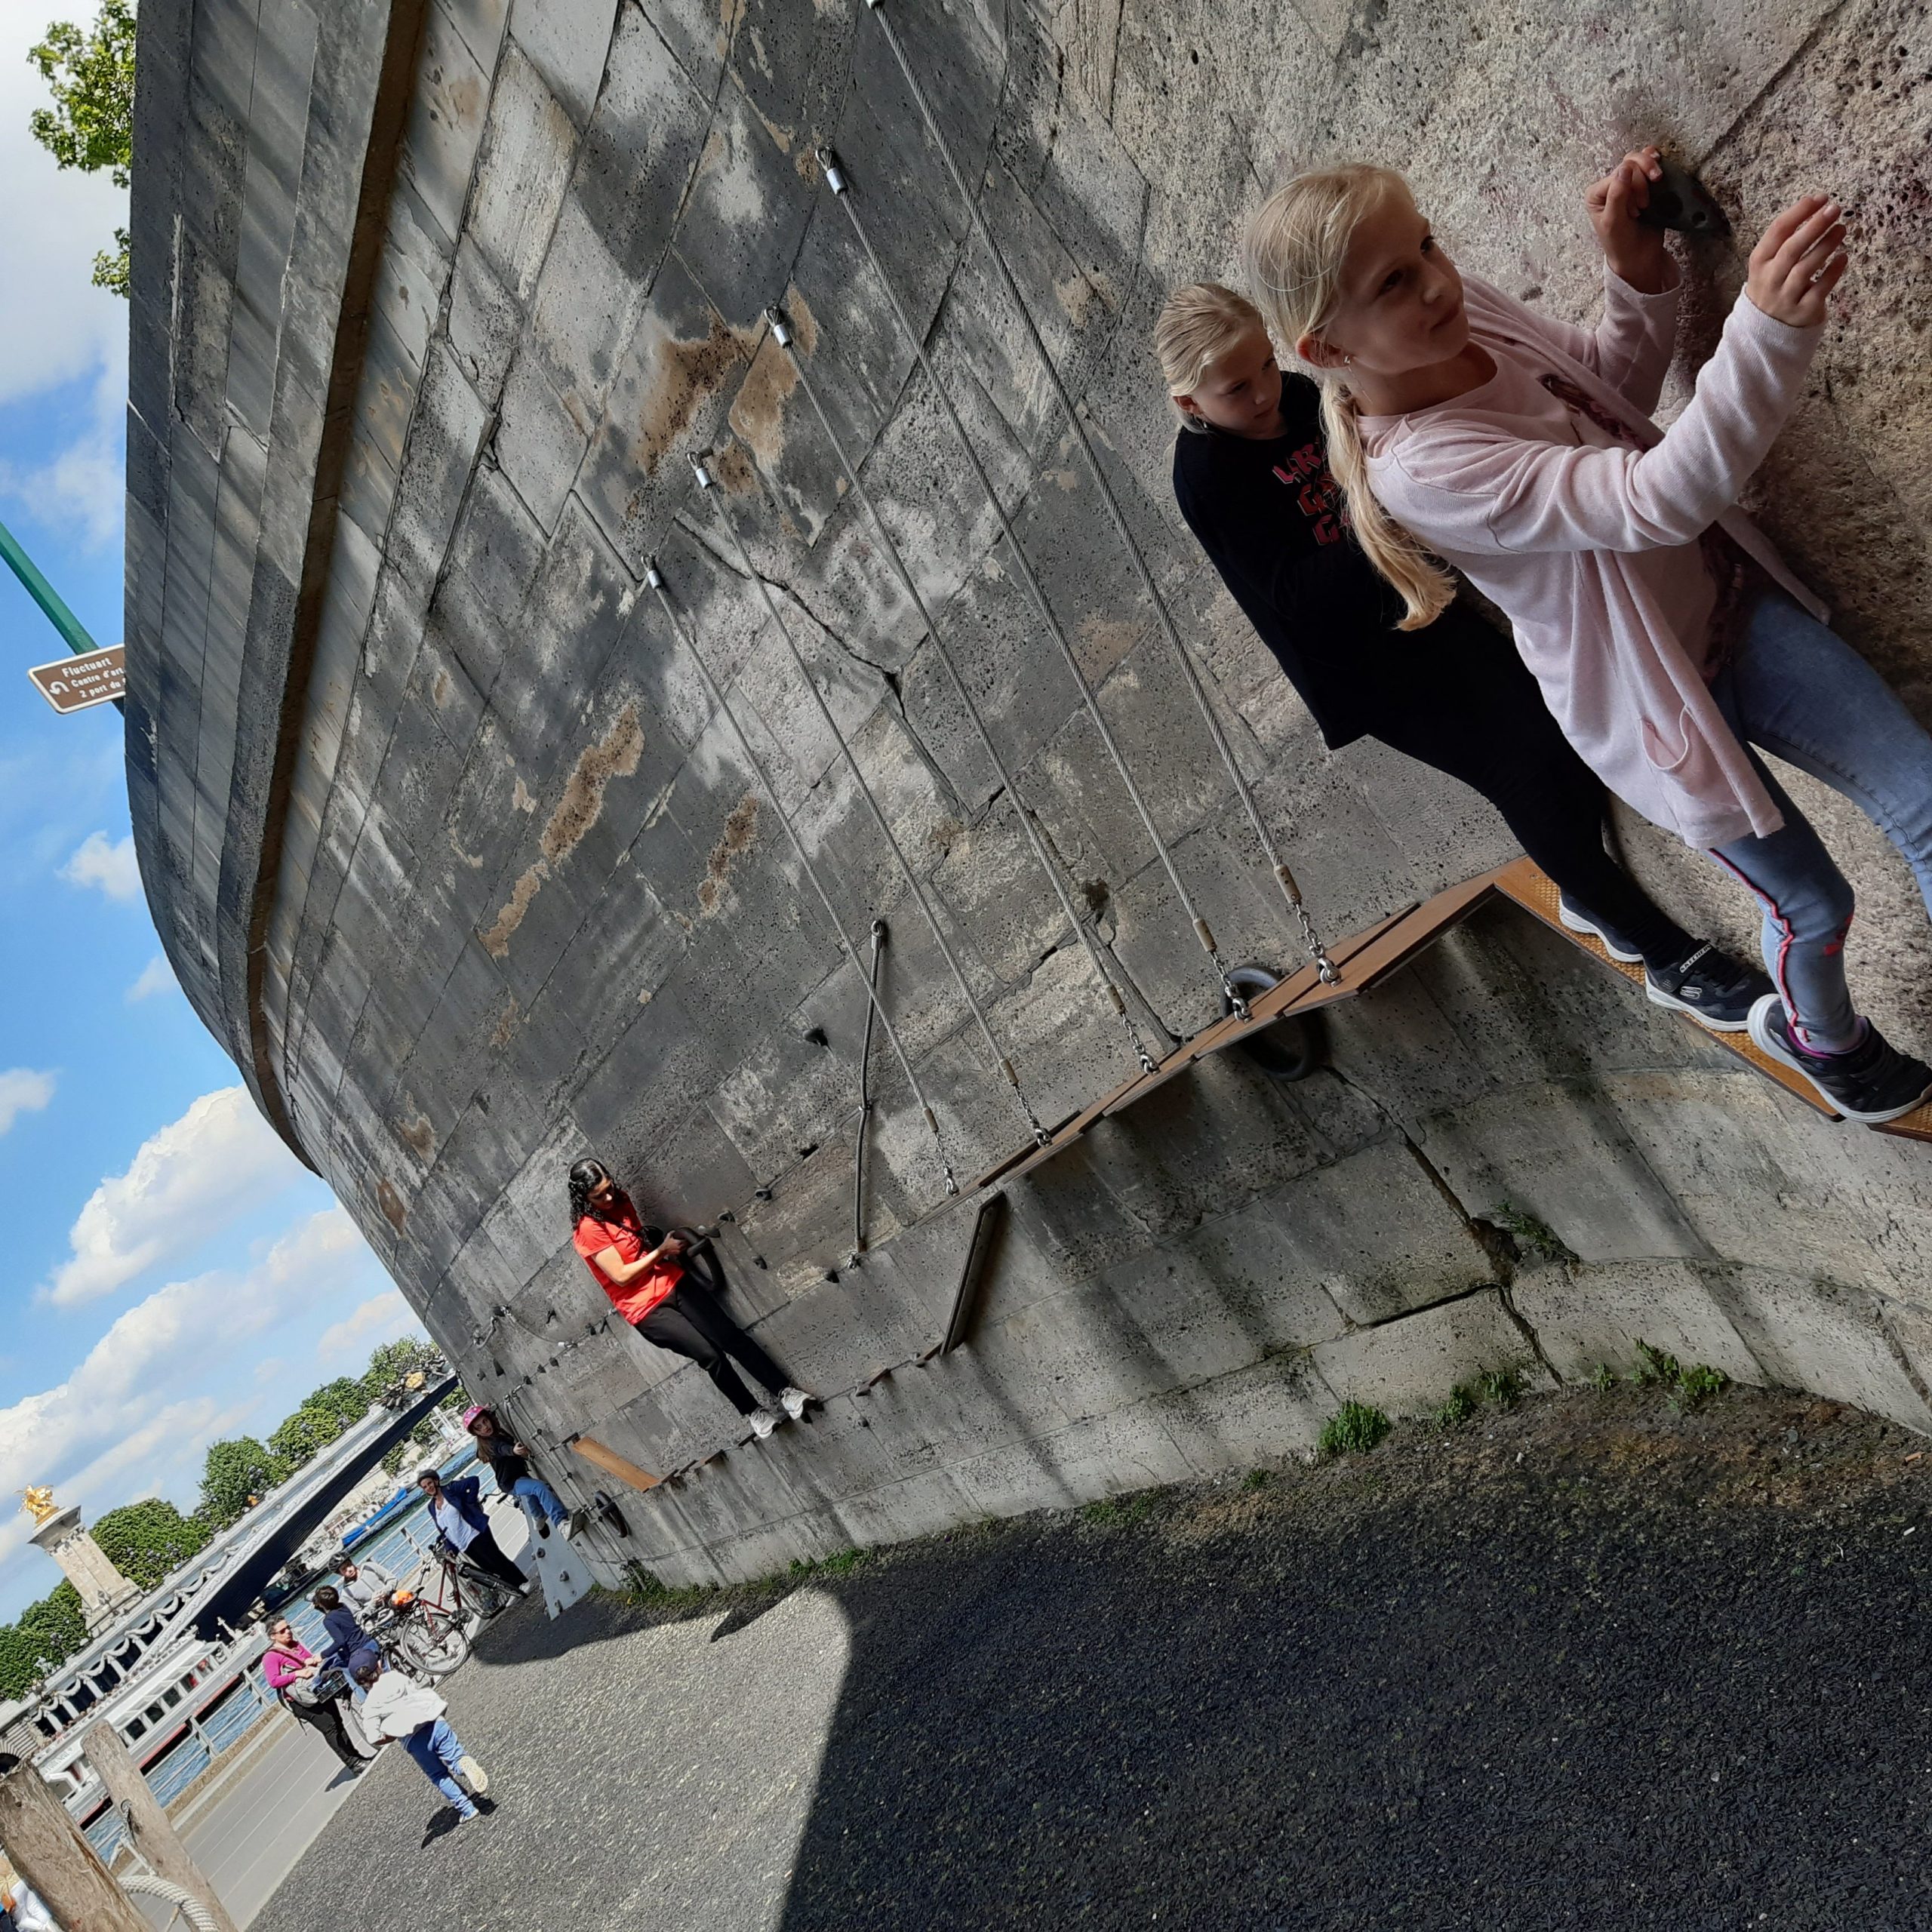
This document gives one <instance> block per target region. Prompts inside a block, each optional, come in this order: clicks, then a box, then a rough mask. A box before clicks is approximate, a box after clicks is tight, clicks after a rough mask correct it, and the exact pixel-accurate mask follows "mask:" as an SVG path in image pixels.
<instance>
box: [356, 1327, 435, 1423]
mask: <svg viewBox="0 0 1932 1932" xmlns="http://www.w3.org/2000/svg"><path fill="white" fill-rule="evenodd" d="M442 1359H443V1355H442V1351H441V1349H438V1347H437V1346H436V1345H435V1343H433V1342H430V1341H425V1340H422V1339H420V1337H410V1336H407V1335H405V1336H404V1337H401V1340H398V1341H394V1342H385V1343H383V1345H382V1346H381V1347H380V1348H379V1349H377V1351H376V1352H375V1353H374V1355H371V1357H370V1358H369V1366H368V1367H367V1368H365V1370H364V1371H362V1406H363V1407H365V1408H367V1407H368V1406H369V1404H371V1402H374V1401H380V1399H381V1398H382V1397H383V1395H384V1394H386V1392H387V1391H388V1390H389V1389H390V1388H391V1387H392V1386H393V1385H394V1384H395V1383H398V1382H400V1381H401V1380H403V1378H404V1377H405V1376H410V1375H415V1374H423V1375H427V1374H429V1371H431V1369H432V1368H435V1367H441V1364H442ZM445 1406H447V1404H445Z"/></svg>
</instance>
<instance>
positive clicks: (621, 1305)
mask: <svg viewBox="0 0 1932 1932" xmlns="http://www.w3.org/2000/svg"><path fill="white" fill-rule="evenodd" d="M571 1231H572V1232H571V1243H572V1245H573V1246H574V1247H575V1248H576V1249H577V1252H578V1254H580V1255H582V1256H583V1258H584V1261H585V1263H586V1265H587V1266H588V1267H589V1269H590V1272H591V1273H592V1275H595V1277H596V1278H597V1284H598V1287H601V1289H602V1290H603V1291H604V1292H605V1294H607V1295H608V1296H609V1297H610V1298H611V1306H612V1307H614V1309H616V1310H617V1312H618V1313H619V1314H620V1315H622V1316H623V1318H624V1319H625V1320H626V1321H628V1322H629V1324H631V1326H632V1327H633V1328H635V1330H636V1331H637V1332H638V1334H640V1335H641V1336H642V1337H644V1339H645V1340H646V1341H647V1342H654V1343H657V1346H658V1347H660V1349H670V1350H671V1352H672V1353H673V1354H674V1355H685V1356H687V1357H688V1358H690V1359H691V1361H694V1362H696V1363H697V1365H698V1366H699V1367H700V1368H701V1369H703V1371H704V1372H705V1374H707V1375H708V1376H709V1377H711V1379H712V1382H713V1383H715V1385H716V1386H717V1389H718V1392H719V1393H720V1394H721V1395H723V1396H724V1399H725V1400H726V1401H728V1402H729V1403H730V1404H731V1406H732V1407H734V1409H736V1410H737V1412H738V1413H739V1414H740V1415H741V1416H744V1417H747V1418H748V1419H749V1421H750V1423H751V1426H752V1432H754V1433H755V1434H756V1435H761V1436H764V1435H770V1434H771V1432H772V1431H773V1430H774V1429H776V1428H777V1426H778V1425H779V1424H780V1423H781V1422H783V1420H785V1417H786V1416H789V1417H791V1418H792V1420H793V1421H794V1422H796V1421H797V1420H798V1418H799V1417H801V1415H803V1414H804V1412H805V1407H806V1404H808V1403H809V1402H810V1401H811V1399H812V1398H811V1396H809V1395H807V1394H806V1393H805V1392H804V1390H803V1389H800V1388H798V1387H795V1386H794V1385H793V1383H792V1379H791V1377H789V1376H788V1375H787V1374H786V1373H785V1371H783V1369H782V1368H780V1367H779V1366H778V1364H777V1363H776V1362H775V1361H773V1360H772V1359H771V1356H769V1355H767V1354H766V1353H765V1352H764V1349H761V1348H760V1347H759V1346H758V1344H757V1343H755V1341H753V1340H752V1338H751V1337H749V1335H747V1334H746V1333H745V1331H743V1329H742V1328H740V1327H739V1326H738V1324H737V1323H736V1322H735V1321H733V1320H732V1319H731V1317H730V1316H729V1315H726V1314H725V1313H724V1311H723V1310H722V1309H719V1308H718V1306H716V1305H715V1303H713V1302H712V1300H711V1298H710V1297H709V1296H708V1295H706V1294H705V1293H704V1291H703V1289H702V1288H701V1287H699V1286H698V1285H697V1283H696V1282H694V1281H692V1280H691V1279H690V1278H688V1275H687V1272H686V1268H685V1257H686V1254H687V1252H688V1246H689V1244H688V1241H687V1239H686V1238H685V1236H684V1235H681V1234H678V1233H672V1234H669V1235H666V1234H665V1233H664V1232H663V1230H662V1229H658V1228H647V1227H645V1226H644V1225H643V1224H642V1223H641V1222H640V1221H639V1220H638V1214H637V1210H636V1209H635V1207H632V1205H631V1202H630V1197H629V1195H627V1194H626V1193H625V1192H623V1189H620V1187H619V1186H617V1183H616V1182H615V1181H614V1180H612V1179H611V1177H610V1175H609V1174H608V1173H607V1172H606V1171H605V1168H604V1166H603V1164H602V1163H601V1161H578V1162H577V1165H576V1166H575V1167H574V1168H571ZM727 1358H729V1359H727ZM732 1361H736V1362H737V1363H738V1364H740V1366H741V1367H744V1368H746V1369H747V1370H749V1371H750V1373H751V1374H752V1375H753V1376H754V1377H755V1378H756V1379H757V1380H758V1381H760V1382H761V1383H764V1386H765V1387H766V1388H767V1389H769V1390H770V1391H771V1401H770V1402H768V1403H762V1404H761V1403H759V1402H758V1401H755V1400H754V1399H753V1398H752V1392H751V1391H750V1390H749V1389H747V1388H746V1386H745V1385H744V1383H743V1380H741V1379H740V1377H739V1374H738V1373H737V1370H736V1369H734V1368H733V1367H732V1366H731V1363H732Z"/></svg>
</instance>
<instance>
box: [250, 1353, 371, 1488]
mask: <svg viewBox="0 0 1932 1932" xmlns="http://www.w3.org/2000/svg"><path fill="white" fill-rule="evenodd" d="M368 1408H369V1398H368V1395H366V1394H365V1392H364V1390H363V1386H362V1382H361V1380H358V1379H356V1378H355V1377H349V1376H346V1375H339V1376H337V1377H336V1379H335V1380H334V1381H333V1382H328V1383H324V1384H323V1385H322V1386H321V1388H319V1389H315V1391H313V1392H312V1393H311V1394H310V1395H308V1396H307V1397H306V1398H305V1399H304V1400H303V1404H302V1406H301V1407H300V1408H298V1409H297V1411H295V1413H294V1414H293V1415H291V1416H289V1417H285V1419H284V1420H283V1421H282V1423H281V1426H280V1427H279V1428H278V1429H276V1431H275V1433H274V1434H273V1435H271V1436H270V1437H269V1448H270V1449H271V1450H272V1451H273V1452H274V1454H275V1455H276V1456H277V1457H279V1458H280V1459H281V1461H282V1462H283V1463H285V1464H287V1466H288V1467H289V1468H290V1469H300V1468H301V1466H303V1463H306V1462H308V1461H309V1460H311V1459H312V1457H314V1456H315V1454H317V1453H318V1451H321V1450H324V1449H326V1448H327V1447H328V1445H329V1444H331V1442H333V1441H334V1440H335V1439H336V1438H337V1436H338V1435H341V1434H342V1432H343V1431H344V1430H345V1429H347V1428H349V1426H350V1425H351V1424H352V1423H358V1422H360V1421H361V1420H362V1418H363V1417H364V1416H365V1414H368Z"/></svg>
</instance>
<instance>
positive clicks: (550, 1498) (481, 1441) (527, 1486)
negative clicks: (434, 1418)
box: [463, 1402, 576, 1537]
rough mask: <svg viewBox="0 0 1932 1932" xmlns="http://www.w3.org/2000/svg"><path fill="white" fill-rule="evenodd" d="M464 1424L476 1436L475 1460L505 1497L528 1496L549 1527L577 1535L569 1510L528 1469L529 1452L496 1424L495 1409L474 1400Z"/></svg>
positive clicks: (552, 1491)
mask: <svg viewBox="0 0 1932 1932" xmlns="http://www.w3.org/2000/svg"><path fill="white" fill-rule="evenodd" d="M463 1427H464V1428H465V1429H468V1430H469V1432H470V1434H471V1435H473V1436H475V1438H476V1454H477V1457H478V1460H479V1461H481V1462H483V1463H487V1464H488V1466H489V1470H490V1473H491V1475H493V1476H494V1477H495V1478H497V1487H498V1488H499V1489H500V1490H501V1491H503V1494H505V1495H506V1496H527V1497H529V1498H530V1500H531V1502H533V1503H535V1504H536V1505H537V1508H538V1509H540V1510H542V1511H543V1518H544V1520H545V1521H546V1522H547V1523H548V1524H549V1525H550V1527H551V1528H552V1529H553V1530H561V1531H562V1532H563V1533H564V1534H565V1536H567V1537H568V1536H574V1534H576V1527H575V1525H574V1524H573V1523H572V1521H571V1515H570V1512H569V1511H568V1510H567V1509H565V1507H564V1506H563V1505H562V1503H560V1502H558V1500H557V1492H556V1491H555V1490H554V1489H552V1487H550V1485H549V1484H548V1483H547V1482H546V1481H544V1480H543V1478H542V1477H541V1476H540V1475H536V1474H535V1473H534V1472H533V1471H532V1470H531V1466H530V1451H528V1449H527V1448H525V1447H524V1445H523V1444H521V1442H519V1441H517V1439H516V1438H515V1436H513V1435H511V1434H510V1433H509V1431H508V1430H507V1429H504V1428H503V1426H502V1425H501V1424H500V1423H498V1421H497V1412H496V1411H495V1410H494V1409H489V1408H485V1407H484V1406H483V1404H481V1403H480V1402H478V1403H476V1404H473V1405H472V1407H469V1408H466V1409H465V1410H464V1411H463Z"/></svg>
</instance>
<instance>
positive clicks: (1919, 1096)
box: [1751, 993, 1932, 1125]
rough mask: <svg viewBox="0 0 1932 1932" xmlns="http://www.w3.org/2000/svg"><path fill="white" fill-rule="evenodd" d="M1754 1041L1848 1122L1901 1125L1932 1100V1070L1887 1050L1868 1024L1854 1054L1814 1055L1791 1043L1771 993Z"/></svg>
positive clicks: (1759, 1008)
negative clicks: (1903, 1118) (1902, 1117)
mask: <svg viewBox="0 0 1932 1932" xmlns="http://www.w3.org/2000/svg"><path fill="white" fill-rule="evenodd" d="M1751 1037H1752V1039H1753V1040H1755V1041H1756V1042H1757V1043H1758V1046H1759V1047H1760V1048H1762V1049H1763V1051H1764V1052H1766V1053H1767V1054H1770V1057H1772V1059H1774V1060H1776V1061H1777V1063H1779V1064H1780V1066H1788V1067H1789V1068H1790V1069H1792V1071H1793V1072H1795V1073H1801V1074H1803V1075H1804V1077H1805V1078H1806V1079H1807V1080H1808V1081H1810V1083H1811V1084H1812V1085H1813V1086H1814V1087H1815V1088H1817V1090H1818V1091H1819V1092H1820V1094H1823V1097H1825V1099H1826V1100H1827V1101H1829V1103H1830V1104H1831V1105H1832V1106H1834V1107H1835V1108H1836V1109H1838V1112H1840V1113H1841V1114H1843V1115H1844V1117H1845V1118H1846V1119H1847V1120H1855V1121H1863V1122H1864V1123H1866V1124H1868V1125H1870V1124H1876V1123H1877V1122H1878V1121H1887V1120H1897V1118H1898V1117H1899V1116H1900V1115H1901V1114H1909V1113H1910V1112H1912V1109H1913V1108H1914V1107H1915V1106H1918V1104H1919V1103H1921V1101H1923V1100H1928V1099H1932V1066H1927V1065H1926V1064H1925V1063H1924V1061H1923V1060H1914V1059H1913V1058H1912V1056H1911V1055H1910V1054H1902V1053H1900V1051H1899V1050H1898V1049H1897V1048H1896V1047H1893V1046H1888V1045H1887V1044H1886V1043H1885V1037H1884V1035H1883V1034H1882V1033H1881V1032H1879V1031H1878V1028H1877V1027H1875V1026H1873V1025H1872V1023H1871V1021H1870V1020H1866V1022H1865V1037H1864V1038H1863V1039H1862V1040H1860V1041H1859V1043H1858V1044H1857V1046H1855V1047H1854V1048H1852V1049H1851V1051H1850V1052H1849V1053H1843V1054H1814V1053H1810V1052H1807V1051H1806V1050H1805V1049H1804V1048H1803V1047H1801V1046H1800V1045H1799V1044H1798V1042H1797V1041H1795V1040H1794V1039H1793V1038H1792V1037H1791V1023H1790V1021H1789V1019H1788V1018H1787V1017H1786V1013H1785V1010H1784V1002H1783V1001H1782V1000H1780V998H1778V996H1777V994H1776V993H1767V994H1766V995H1764V998H1762V999H1761V1000H1760V1001H1758V1004H1756V1005H1755V1006H1754V1007H1753V1008H1752V1009H1751Z"/></svg>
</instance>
